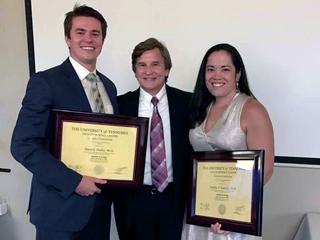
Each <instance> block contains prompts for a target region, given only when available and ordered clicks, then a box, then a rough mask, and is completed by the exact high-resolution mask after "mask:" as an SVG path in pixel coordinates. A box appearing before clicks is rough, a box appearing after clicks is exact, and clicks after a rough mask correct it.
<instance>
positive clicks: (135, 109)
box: [128, 88, 140, 116]
mask: <svg viewBox="0 0 320 240" xmlns="http://www.w3.org/2000/svg"><path fill="white" fill-rule="evenodd" d="M139 97H140V88H138V89H137V90H135V91H134V92H132V96H131V97H130V98H131V99H129V100H131V101H130V105H131V106H130V107H129V108H128V113H129V114H130V116H138V114H139Z"/></svg>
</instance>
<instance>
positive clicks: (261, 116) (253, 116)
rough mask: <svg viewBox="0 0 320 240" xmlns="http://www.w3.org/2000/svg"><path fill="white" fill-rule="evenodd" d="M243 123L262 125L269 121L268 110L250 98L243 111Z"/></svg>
mask: <svg viewBox="0 0 320 240" xmlns="http://www.w3.org/2000/svg"><path fill="white" fill-rule="evenodd" d="M241 121H242V122H243V123H247V124H250V123H252V122H255V123H258V122H260V123H261V122H263V121H269V115H268V112H267V110H266V108H265V107H264V106H263V105H262V104H261V103H260V102H259V101H257V100H256V99H254V98H248V99H247V101H246V102H245V104H244V106H243V109H242V114H241Z"/></svg>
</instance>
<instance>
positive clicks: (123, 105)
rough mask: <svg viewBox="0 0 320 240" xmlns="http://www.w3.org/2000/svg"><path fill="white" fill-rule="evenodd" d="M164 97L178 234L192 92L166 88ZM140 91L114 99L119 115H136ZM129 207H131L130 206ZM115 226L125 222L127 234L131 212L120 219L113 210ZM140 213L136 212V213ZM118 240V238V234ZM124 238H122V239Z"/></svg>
mask: <svg viewBox="0 0 320 240" xmlns="http://www.w3.org/2000/svg"><path fill="white" fill-rule="evenodd" d="M166 90H167V97H168V103H169V115H170V126H171V147H172V167H173V189H174V205H175V210H176V223H177V226H176V227H177V228H178V230H179V231H180V232H181V229H182V222H183V215H184V211H185V202H186V195H187V184H188V182H189V181H188V176H190V175H189V166H190V160H189V154H190V150H191V146H190V143H189V138H188V134H189V127H188V108H189V103H190V100H191V93H188V92H184V91H181V90H179V89H176V88H172V87H170V86H168V85H166ZM139 96H140V89H137V90H136V91H134V92H128V93H126V94H124V95H122V96H119V97H118V98H117V100H118V104H119V109H120V113H121V115H127V116H134V117H136V116H138V110H139ZM127 201H128V205H129V206H132V203H131V202H130V201H131V200H130V198H128V199H127ZM131 208H132V207H131ZM115 214H116V221H117V225H118V222H120V221H127V226H126V229H127V231H128V228H129V225H130V221H131V220H132V217H130V216H128V215H130V214H132V215H133V212H130V211H129V210H127V211H126V212H123V213H120V214H123V215H124V216H119V215H120V214H117V211H116V210H115ZM137 214H139V213H137ZM119 235H120V239H122V238H121V234H120V233H119ZM123 239H125V235H124V237H123Z"/></svg>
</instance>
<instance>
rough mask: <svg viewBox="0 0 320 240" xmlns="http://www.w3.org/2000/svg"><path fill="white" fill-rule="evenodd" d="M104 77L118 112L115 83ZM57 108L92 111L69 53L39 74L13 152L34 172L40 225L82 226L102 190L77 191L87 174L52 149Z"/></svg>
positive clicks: (33, 208)
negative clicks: (53, 117)
mask: <svg viewBox="0 0 320 240" xmlns="http://www.w3.org/2000/svg"><path fill="white" fill-rule="evenodd" d="M97 74H98V75H99V77H100V78H101V80H102V82H103V84H104V86H105V89H106V91H107V93H108V95H109V98H110V100H111V103H112V105H113V108H114V113H115V114H118V113H119V110H118V105H117V101H116V95H117V92H116V87H115V85H114V84H113V83H112V82H111V81H110V80H109V79H108V78H107V77H105V76H104V75H102V74H101V73H99V72H98V73H97ZM52 109H62V110H74V111H80V112H92V111H91V108H90V104H89V102H88V99H87V96H86V94H85V91H84V89H83V87H82V84H81V82H80V80H79V77H78V75H77V74H76V72H75V70H74V68H73V67H72V65H71V63H70V61H69V60H68V59H67V60H66V61H64V62H63V63H62V64H61V65H59V66H57V67H54V68H51V69H49V70H46V71H43V72H39V73H36V74H34V75H33V76H32V77H31V79H30V81H29V83H28V86H27V91H26V95H25V97H24V99H23V102H22V108H21V110H20V113H19V117H18V120H17V123H16V126H15V129H14V132H13V136H12V142H11V152H12V155H13V157H14V158H15V159H16V160H17V161H19V162H20V163H21V164H22V165H23V166H24V167H26V168H27V169H28V170H29V171H30V172H31V173H33V178H32V185H31V195H30V203H29V209H30V221H31V222H32V223H33V224H34V225H35V226H36V227H39V228H44V229H50V230H55V231H79V230H81V229H82V228H83V227H84V226H85V225H86V224H87V222H88V220H89V218H90V216H91V213H92V210H93V207H94V202H95V198H96V195H94V196H90V197H81V196H80V195H78V194H76V193H75V192H74V191H75V189H76V187H77V186H78V184H79V183H80V181H81V178H82V177H81V175H80V174H78V173H76V172H75V171H73V170H71V169H69V168H67V167H66V166H65V165H64V164H63V163H62V162H61V161H60V160H59V159H55V158H54V157H53V156H52V155H51V153H50V152H49V140H50V137H51V136H50V135H51V133H50V132H51V128H52V122H51V113H52Z"/></svg>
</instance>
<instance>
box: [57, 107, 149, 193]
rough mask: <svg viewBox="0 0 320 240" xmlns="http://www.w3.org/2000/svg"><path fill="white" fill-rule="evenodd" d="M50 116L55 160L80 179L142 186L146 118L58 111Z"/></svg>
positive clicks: (146, 134)
mask: <svg viewBox="0 0 320 240" xmlns="http://www.w3.org/2000/svg"><path fill="white" fill-rule="evenodd" d="M53 116H54V127H55V128H54V139H53V144H52V153H53V155H54V157H55V158H57V159H61V161H62V162H63V163H64V164H65V165H66V166H67V167H68V168H70V169H73V170H74V171H76V172H78V173H79V174H81V175H86V176H91V177H96V178H101V179H106V180H107V184H106V185H103V186H106V187H118V188H139V187H140V186H141V185H142V183H143V175H144V164H145V154H146V145H147V136H148V121H149V119H148V118H141V117H124V116H115V115H108V114H97V113H83V112H72V111H61V110H53ZM103 186H102V187H103Z"/></svg>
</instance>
